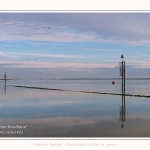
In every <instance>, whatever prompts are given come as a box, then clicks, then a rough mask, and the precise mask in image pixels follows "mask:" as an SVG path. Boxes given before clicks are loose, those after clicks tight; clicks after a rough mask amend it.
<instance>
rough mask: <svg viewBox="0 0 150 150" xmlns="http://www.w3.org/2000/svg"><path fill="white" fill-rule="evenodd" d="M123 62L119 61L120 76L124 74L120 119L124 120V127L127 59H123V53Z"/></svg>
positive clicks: (122, 125)
mask: <svg viewBox="0 0 150 150" xmlns="http://www.w3.org/2000/svg"><path fill="white" fill-rule="evenodd" d="M120 58H122V62H119V65H120V76H122V107H121V108H120V119H119V120H120V121H122V124H121V127H122V128H123V127H124V124H123V123H124V122H125V121H126V114H125V61H123V58H124V56H123V55H121V57H120Z"/></svg>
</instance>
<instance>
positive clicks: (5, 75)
mask: <svg viewBox="0 0 150 150" xmlns="http://www.w3.org/2000/svg"><path fill="white" fill-rule="evenodd" d="M4 80H5V85H6V72H5V74H4Z"/></svg>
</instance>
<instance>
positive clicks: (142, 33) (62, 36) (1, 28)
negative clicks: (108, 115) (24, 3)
mask: <svg viewBox="0 0 150 150" xmlns="http://www.w3.org/2000/svg"><path fill="white" fill-rule="evenodd" d="M49 27H50V29H49ZM149 27H150V13H112V12H110V13H108V12H107V13H102V12H98V13H92V12H86V13H84V12H83V13H81V12H76V13H73V12H72V13H71V12H64V13H62V12H61V13H59V12H57V13H52V12H49V13H44V12H42V13H35V12H34V13H0V70H1V71H0V72H1V73H0V77H3V73H4V71H7V73H8V74H9V76H10V77H12V76H18V77H26V76H27V75H29V77H34V76H37V77H39V78H42V77H43V78H65V77H66V78H68V77H73V78H74V77H77V78H78V77H91V78H92V77H93V78H95V77H97V78H99V77H119V69H118V63H119V61H121V59H120V56H121V55H122V54H123V55H124V57H125V59H124V60H125V61H126V68H127V71H126V75H127V77H149V74H150V62H149V60H150V28H149ZM23 70H26V71H25V73H24V71H23ZM49 76H50V77H49Z"/></svg>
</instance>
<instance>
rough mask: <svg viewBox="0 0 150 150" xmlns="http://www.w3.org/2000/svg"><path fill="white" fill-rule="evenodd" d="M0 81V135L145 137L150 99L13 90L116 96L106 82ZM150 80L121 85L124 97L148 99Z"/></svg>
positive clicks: (118, 88) (117, 90)
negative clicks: (134, 95) (45, 88)
mask: <svg viewBox="0 0 150 150" xmlns="http://www.w3.org/2000/svg"><path fill="white" fill-rule="evenodd" d="M7 84H8V85H7V86H4V82H3V81H2V82H0V137H150V98H144V97H130V96H126V97H125V100H124V103H122V96H116V95H103V94H92V93H82V92H71V91H57V90H42V89H30V88H29V89H28V88H20V87H14V86H10V85H26V86H32V87H47V88H58V89H64V90H73V91H80V90H83V91H93V92H94V91H97V92H113V93H121V82H120V81H119V80H117V81H116V84H115V85H112V84H111V80H108V81H107V80H103V81H102V80H94V81H93V80H90V81H87V80H78V81H77V80H39V81H38V80H35V81H34V80H18V81H15V82H14V81H8V82H7ZM149 90H150V81H149V80H136V81H131V80H128V81H126V93H127V94H144V95H150V92H149Z"/></svg>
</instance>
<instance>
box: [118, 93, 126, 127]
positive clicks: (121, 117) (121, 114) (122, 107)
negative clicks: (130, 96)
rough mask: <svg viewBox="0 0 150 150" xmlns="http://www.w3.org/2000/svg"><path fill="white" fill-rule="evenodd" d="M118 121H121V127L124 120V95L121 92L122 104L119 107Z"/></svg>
mask: <svg viewBox="0 0 150 150" xmlns="http://www.w3.org/2000/svg"><path fill="white" fill-rule="evenodd" d="M119 121H121V122H122V123H121V127H122V129H123V127H124V122H126V109H125V95H124V94H122V106H121V107H120V118H119Z"/></svg>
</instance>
